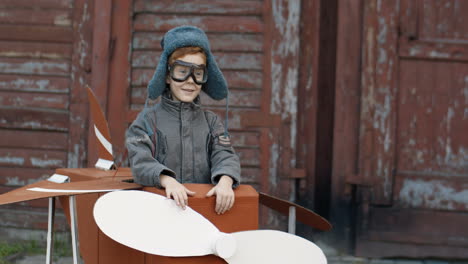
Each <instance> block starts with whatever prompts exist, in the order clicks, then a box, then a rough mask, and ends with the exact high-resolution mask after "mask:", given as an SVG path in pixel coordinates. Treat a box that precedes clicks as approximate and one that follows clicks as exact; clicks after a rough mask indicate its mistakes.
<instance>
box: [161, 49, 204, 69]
mask: <svg viewBox="0 0 468 264" xmlns="http://www.w3.org/2000/svg"><path fill="white" fill-rule="evenodd" d="M197 53H201V54H202V55H203V58H204V59H205V63H206V54H205V52H204V51H203V49H202V48H200V47H182V48H178V49H176V50H175V51H174V52H172V54H171V56H169V62H168V63H169V65H171V64H172V63H174V61H175V60H177V59H179V58H181V57H183V56H185V55H187V54H197Z"/></svg>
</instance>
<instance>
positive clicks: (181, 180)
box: [179, 103, 184, 183]
mask: <svg viewBox="0 0 468 264" xmlns="http://www.w3.org/2000/svg"><path fill="white" fill-rule="evenodd" d="M179 106H180V107H179V120H180V125H179V138H180V183H184V174H183V171H184V140H183V139H182V137H183V134H182V133H183V126H182V123H183V121H182V103H180V105H179Z"/></svg>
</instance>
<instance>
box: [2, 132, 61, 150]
mask: <svg viewBox="0 0 468 264" xmlns="http://www.w3.org/2000/svg"><path fill="white" fill-rule="evenodd" d="M0 133H1V134H2V136H1V137H0V147H8V148H24V147H28V148H33V149H53V150H65V149H67V139H68V135H67V134H66V133H62V132H45V131H31V130H9V129H1V130H0Z"/></svg>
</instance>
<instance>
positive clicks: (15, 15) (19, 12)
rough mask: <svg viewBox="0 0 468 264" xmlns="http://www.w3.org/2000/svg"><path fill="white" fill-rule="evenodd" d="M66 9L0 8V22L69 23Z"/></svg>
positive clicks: (58, 24) (68, 24)
mask: <svg viewBox="0 0 468 264" xmlns="http://www.w3.org/2000/svg"><path fill="white" fill-rule="evenodd" d="M70 15H71V14H70V11H69V10H66V9H0V24H31V25H54V26H63V27H67V26H70V25H71V18H70Z"/></svg>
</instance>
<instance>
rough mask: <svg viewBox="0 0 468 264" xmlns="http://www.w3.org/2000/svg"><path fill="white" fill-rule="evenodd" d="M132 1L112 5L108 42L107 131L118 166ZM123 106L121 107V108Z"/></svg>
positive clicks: (127, 101)
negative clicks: (111, 41) (110, 48)
mask: <svg viewBox="0 0 468 264" xmlns="http://www.w3.org/2000/svg"><path fill="white" fill-rule="evenodd" d="M132 5H133V1H132V0H125V1H119V2H118V3H116V2H115V1H114V2H113V3H112V26H111V28H112V39H115V42H114V49H113V55H112V62H111V63H110V65H109V67H110V69H109V75H110V77H109V78H110V79H109V87H110V91H111V92H110V93H108V96H107V97H108V100H109V102H108V106H107V108H108V111H107V113H108V115H107V120H108V122H109V129H110V133H111V138H112V140H113V142H114V143H113V144H112V146H113V148H114V152H115V153H116V154H115V155H114V158H115V162H116V163H117V164H120V163H121V162H122V161H123V162H124V163H125V162H126V157H125V155H126V150H127V148H126V146H125V131H126V130H127V127H126V126H125V125H124V124H125V122H126V114H127V111H128V106H129V104H130V97H129V96H122V95H123V94H125V95H128V94H130V89H131V86H130V82H131V80H130V74H131V72H132V67H131V62H130V60H129V59H128V58H129V57H130V54H131V53H132V50H131V49H129V44H130V43H131V41H132V34H133V31H132V24H133V20H132V18H133V13H131V10H132ZM124 106H125V107H124Z"/></svg>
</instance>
